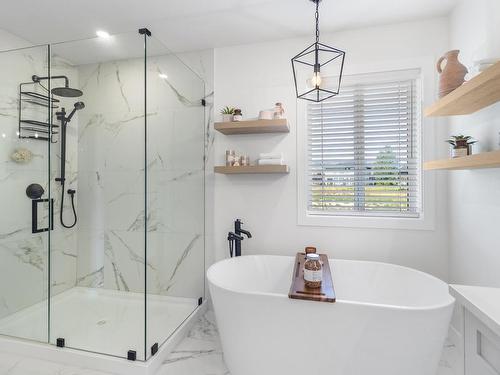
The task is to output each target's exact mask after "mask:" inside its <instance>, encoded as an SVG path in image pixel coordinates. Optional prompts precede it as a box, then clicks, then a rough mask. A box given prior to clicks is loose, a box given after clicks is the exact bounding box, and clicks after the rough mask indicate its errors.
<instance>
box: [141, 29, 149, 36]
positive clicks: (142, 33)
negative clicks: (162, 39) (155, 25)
mask: <svg viewBox="0 0 500 375" xmlns="http://www.w3.org/2000/svg"><path fill="white" fill-rule="evenodd" d="M139 34H141V35H144V34H146V35H147V36H151V31H149V30H148V29H147V28H145V27H143V28H142V29H139Z"/></svg>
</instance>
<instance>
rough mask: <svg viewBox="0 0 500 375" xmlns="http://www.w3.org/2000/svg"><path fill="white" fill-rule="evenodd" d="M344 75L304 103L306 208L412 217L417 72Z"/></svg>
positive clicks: (416, 210) (415, 208)
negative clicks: (328, 92)
mask: <svg viewBox="0 0 500 375" xmlns="http://www.w3.org/2000/svg"><path fill="white" fill-rule="evenodd" d="M352 78H354V79H352ZM351 81H353V82H356V83H354V84H344V85H343V86H342V89H341V92H340V95H338V96H336V97H334V98H332V99H329V100H326V101H323V102H321V103H313V102H311V103H309V104H308V107H307V122H308V151H307V153H308V155H307V156H308V162H307V163H308V171H307V174H308V202H307V204H308V212H309V214H312V215H314V214H320V215H328V214H330V215H342V214H343V215H367V216H396V217H418V216H419V214H420V212H421V204H420V202H421V199H420V195H421V191H420V190H421V181H420V168H419V163H418V161H419V155H418V153H419V147H418V145H419V144H420V139H419V134H420V125H419V123H420V114H419V111H420V109H419V102H420V99H419V98H418V96H419V90H418V89H417V86H418V77H417V75H416V73H415V72H414V71H408V72H406V73H405V72H399V73H398V74H396V75H394V74H389V73H388V74H387V75H385V74H377V76H376V77H371V78H370V79H369V80H367V79H363V77H362V76H360V78H359V80H358V79H356V77H351Z"/></svg>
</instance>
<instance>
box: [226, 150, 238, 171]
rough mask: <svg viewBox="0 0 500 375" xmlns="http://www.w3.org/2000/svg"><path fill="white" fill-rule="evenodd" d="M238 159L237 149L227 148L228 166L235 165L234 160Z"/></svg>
mask: <svg viewBox="0 0 500 375" xmlns="http://www.w3.org/2000/svg"><path fill="white" fill-rule="evenodd" d="M235 159H236V151H234V150H226V166H227V167H230V166H232V165H234V160H235Z"/></svg>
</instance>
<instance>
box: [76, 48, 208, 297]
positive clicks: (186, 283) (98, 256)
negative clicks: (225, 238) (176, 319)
mask: <svg viewBox="0 0 500 375" xmlns="http://www.w3.org/2000/svg"><path fill="white" fill-rule="evenodd" d="M195 56H196V57H195ZM190 57H191V58H192V61H195V62H196V64H197V65H196V68H197V69H198V71H199V72H203V69H204V61H209V69H210V70H209V75H210V77H211V72H212V68H211V57H212V55H211V51H209V53H206V52H205V53H200V54H192V55H191V56H190ZM147 69H148V82H147V83H148V91H147V93H148V106H147V116H148V118H147V120H148V125H147V128H148V135H147V161H146V165H147V169H146V172H147V214H146V215H145V212H144V211H145V210H144V198H145V194H144V193H145V186H144V180H145V177H146V175H145V163H144V151H145V150H144V108H143V106H144V104H143V103H144V97H143V92H144V91H143V85H144V82H143V74H142V71H143V61H142V60H141V59H134V60H123V61H117V62H105V63H100V64H89V65H83V66H79V67H78V72H79V76H80V82H81V87H82V89H83V91H84V97H83V101H84V102H85V104H86V108H85V110H84V111H81V113H80V115H79V116H80V117H79V129H78V137H79V144H78V188H79V192H80V193H79V217H80V221H79V225H78V227H79V229H78V259H77V263H78V267H77V281H78V285H80V286H89V287H104V288H107V289H116V290H123V291H134V292H142V291H144V264H145V263H146V265H147V272H148V278H147V280H148V281H147V282H148V285H147V287H148V293H152V294H161V295H169V296H180V297H192V298H198V297H201V296H203V293H204V291H203V287H204V286H203V284H204V283H203V280H204V208H203V207H204V183H203V182H204V154H205V145H206V141H205V136H206V126H205V125H204V118H205V115H204V111H205V110H206V111H207V113H208V114H209V113H210V111H211V107H210V105H209V106H207V107H206V108H203V107H202V106H201V99H202V98H204V97H210V96H211V95H210V92H207V90H209V89H210V87H207V88H206V89H205V88H204V86H203V81H202V80H201V79H200V78H199V77H197V76H196V75H195V74H194V73H193V72H192V71H190V70H189V69H188V68H187V67H186V66H185V65H184V64H182V63H181V62H180V61H179V60H178V59H177V58H176V57H174V56H171V55H169V56H156V57H154V56H153V57H151V58H150V59H148V67H147ZM159 74H164V75H167V76H168V78H166V79H165V78H160V77H159ZM206 117H207V118H208V121H211V120H210V118H209V117H210V116H206ZM145 223H147V237H146V238H147V249H148V253H147V259H145V258H146V257H145V244H144V243H145V232H144V226H145Z"/></svg>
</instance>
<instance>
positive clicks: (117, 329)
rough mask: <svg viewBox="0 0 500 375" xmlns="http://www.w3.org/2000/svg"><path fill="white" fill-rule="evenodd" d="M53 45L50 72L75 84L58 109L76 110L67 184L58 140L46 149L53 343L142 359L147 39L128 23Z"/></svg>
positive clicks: (68, 149)
mask: <svg viewBox="0 0 500 375" xmlns="http://www.w3.org/2000/svg"><path fill="white" fill-rule="evenodd" d="M51 49H52V74H53V76H62V75H64V76H66V77H67V78H68V80H69V87H70V88H74V89H77V90H80V91H81V92H82V95H81V96H78V97H73V96H70V97H62V98H60V99H61V102H62V103H63V106H64V108H65V109H66V111H65V112H66V115H65V117H68V116H70V113H71V112H72V111H73V110H74V109H76V111H75V113H74V115H73V117H72V118H71V120H70V121H69V122H68V123H67V126H66V127H67V132H66V142H65V145H66V149H65V154H66V157H65V163H64V164H65V167H66V168H65V179H66V180H65V181H66V183H65V186H64V187H63V186H62V183H61V181H60V178H61V177H62V166H63V163H62V159H63V158H62V154H63V149H62V147H61V146H62V143H63V142H62V139H61V142H59V143H58V144H55V145H54V146H53V151H52V153H53V154H54V155H57V158H53V164H52V166H51V170H52V176H51V183H52V186H53V192H54V198H55V200H56V202H55V207H56V214H55V229H54V232H53V234H52V237H53V241H52V248H51V255H52V256H51V258H52V265H51V271H52V279H53V280H54V282H53V283H52V299H51V343H53V344H57V339H64V345H65V346H67V347H70V348H74V349H80V350H86V351H91V352H97V353H102V354H107V355H112V356H117V357H122V358H127V357H128V356H129V355H130V356H131V357H130V358H133V354H134V353H135V359H137V360H144V335H145V333H144V330H145V328H144V324H145V323H144V315H145V302H144V293H145V286H144V285H145V271H144V263H145V261H144V259H145V230H144V227H145V217H144V211H145V209H144V206H145V190H144V180H145V177H144V175H145V170H144V152H145V151H144V148H145V145H144V40H143V38H142V35H140V34H139V33H137V31H135V32H132V33H126V34H119V35H112V36H110V37H108V38H93V39H87V40H80V41H73V42H67V43H61V44H55V45H52V46H51ZM57 84H58V85H60V86H64V80H59V81H58V82H57ZM78 103H81V104H78ZM59 118H61V116H59ZM58 122H59V124H61V120H58ZM61 126H62V125H61ZM56 178H58V179H59V180H56ZM70 190H71V191H75V192H74V193H69V192H68V191H70ZM63 194H64V195H63ZM72 195H73V198H72ZM62 197H64V204H63V205H62V208H63V213H62V214H61V198H62ZM72 199H73V201H74V207H75V209H74V210H73V204H72ZM75 219H76V225H75V226H72V225H73V224H74V223H75ZM63 224H64V225H63ZM59 341H60V342H61V340H59ZM129 352H130V354H129Z"/></svg>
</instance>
